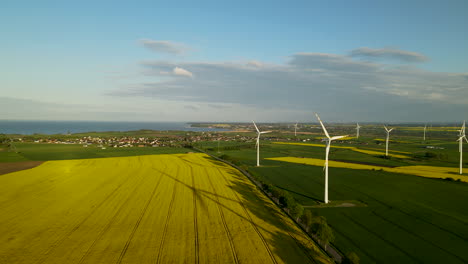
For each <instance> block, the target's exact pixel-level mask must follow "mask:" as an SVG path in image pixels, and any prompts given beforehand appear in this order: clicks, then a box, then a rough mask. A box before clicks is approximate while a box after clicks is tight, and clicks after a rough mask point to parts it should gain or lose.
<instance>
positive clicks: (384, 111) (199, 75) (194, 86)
mask: <svg viewBox="0 0 468 264" xmlns="http://www.w3.org/2000/svg"><path fill="white" fill-rule="evenodd" d="M258 65H260V66H261V67H258ZM141 66H142V67H143V68H145V69H146V76H147V77H150V78H151V77H153V78H154V81H144V82H140V83H135V84H134V85H132V86H131V87H127V88H125V89H122V90H119V91H114V92H111V93H110V95H114V96H132V97H145V98H148V97H149V98H151V97H152V98H157V99H160V100H174V101H177V100H178V101H186V102H194V103H197V104H198V103H200V104H205V105H209V104H214V103H216V104H218V105H240V106H244V107H249V108H256V109H263V110H265V111H267V112H268V111H270V113H271V116H272V118H274V116H279V115H280V113H279V111H292V112H295V113H296V114H297V112H300V111H303V112H304V113H306V112H308V113H310V112H311V111H318V112H326V113H328V115H329V117H330V118H333V117H335V119H340V118H341V119H352V120H365V121H376V120H381V119H382V118H385V120H388V121H391V120H407V121H417V120H422V119H424V120H427V119H428V118H429V115H431V116H430V118H431V120H433V119H432V118H435V117H439V118H442V117H443V116H447V117H448V116H450V118H454V116H453V115H452V113H454V112H457V113H458V112H460V114H459V115H461V113H462V112H467V111H468V107H467V105H468V81H467V79H466V74H454V73H437V72H430V71H425V70H422V69H419V68H416V67H408V66H391V65H388V64H380V63H372V62H365V61H361V60H357V59H354V58H353V57H350V56H345V55H337V54H323V53H297V54H293V55H292V56H291V57H290V60H289V61H288V62H287V63H285V64H268V63H262V62H258V63H255V64H252V63H247V64H246V63H233V62H183V63H180V62H179V63H175V62H167V61H145V62H142V63H141ZM176 68H179V69H181V70H185V71H187V72H190V74H191V75H189V74H186V73H184V74H181V75H182V76H177V75H175V69H176ZM168 72H173V74H172V75H169V76H168V75H164V74H162V73H168ZM180 72H182V71H180ZM189 76H196V78H180V77H189ZM161 77H167V78H161ZM408 113H410V114H408ZM408 118H414V119H415V120H408ZM465 118H466V117H465ZM240 119H241V118H240Z"/></svg>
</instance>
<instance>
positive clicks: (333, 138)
mask: <svg viewBox="0 0 468 264" xmlns="http://www.w3.org/2000/svg"><path fill="white" fill-rule="evenodd" d="M347 136H348V135H345V136H334V137H332V138H330V141H331V140H336V139H340V138H345V137H347Z"/></svg>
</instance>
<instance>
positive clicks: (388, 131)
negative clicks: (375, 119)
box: [384, 126, 394, 133]
mask: <svg viewBox="0 0 468 264" xmlns="http://www.w3.org/2000/svg"><path fill="white" fill-rule="evenodd" d="M384 128H385V131H387V133H390V132H392V130H393V129H394V128H390V129H388V128H387V127H386V126H384Z"/></svg>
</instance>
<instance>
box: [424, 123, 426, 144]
mask: <svg viewBox="0 0 468 264" xmlns="http://www.w3.org/2000/svg"><path fill="white" fill-rule="evenodd" d="M426 129H427V124H425V125H424V141H426Z"/></svg>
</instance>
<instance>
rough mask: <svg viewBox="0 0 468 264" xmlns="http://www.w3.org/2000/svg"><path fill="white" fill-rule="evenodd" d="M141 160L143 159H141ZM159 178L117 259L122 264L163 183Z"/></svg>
mask: <svg viewBox="0 0 468 264" xmlns="http://www.w3.org/2000/svg"><path fill="white" fill-rule="evenodd" d="M140 162H141V161H140ZM166 169H167V166H166V167H165V168H164V169H163V171H166ZM158 178H159V179H157V182H156V185H155V186H154V188H153V192H152V193H151V196H150V198H149V199H148V201H147V202H146V204H145V207H144V208H143V210H142V211H141V214H140V216H139V217H138V220H137V222H136V223H135V226H134V227H133V229H132V233H131V234H130V236H129V237H128V239H127V242H126V243H125V246H124V248H123V249H122V252H121V253H120V256H119V259H118V260H117V263H118V264H120V263H122V260H123V258H124V256H125V254H126V253H127V250H128V247H129V246H130V243H131V242H132V239H133V236H134V235H135V233H136V231H137V229H138V227H139V226H140V223H141V220H142V219H143V217H144V216H145V214H146V212H147V210H148V207H149V205H150V204H151V201H153V198H154V196H155V194H156V190H157V189H158V187H159V184H160V183H161V179H162V177H158Z"/></svg>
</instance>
